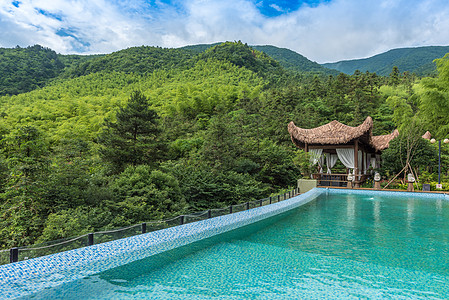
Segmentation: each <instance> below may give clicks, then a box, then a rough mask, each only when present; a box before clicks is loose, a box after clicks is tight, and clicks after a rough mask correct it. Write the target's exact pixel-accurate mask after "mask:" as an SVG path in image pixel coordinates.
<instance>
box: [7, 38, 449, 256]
mask: <svg viewBox="0 0 449 300" xmlns="http://www.w3.org/2000/svg"><path fill="white" fill-rule="evenodd" d="M10 50H11V51H12V50H13V49H10ZM10 50H8V51H6V50H2V51H3V52H1V53H2V55H10V54H8V53H10V52H9V51H10ZM14 50H15V51H16V52H17V53H20V57H19V58H17V62H21V63H20V64H21V65H20V66H19V65H18V66H14V67H15V68H19V69H20V70H19V69H17V70H19V71H18V72H19V74H28V75H30V76H29V78H34V79H33V81H32V82H31V81H30V82H29V83H28V81H24V82H26V84H23V85H22V82H20V83H19V82H15V81H11V79H8V78H3V77H5V76H4V74H7V73H3V72H2V73H0V74H1V75H0V82H2V91H3V92H2V95H3V96H0V136H1V139H0V177H1V181H0V249H7V248H10V247H13V246H22V245H30V244H34V243H40V242H45V241H49V240H55V239H59V238H65V237H71V236H76V235H79V234H84V233H87V232H92V231H98V230H104V229H111V228H117V227H123V226H126V225H131V224H137V223H140V222H145V221H149V220H158V219H165V218H170V217H172V216H175V215H178V214H181V213H188V212H194V211H198V210H204V209H209V208H218V207H224V206H227V205H229V204H237V203H241V202H246V201H250V200H256V199H260V198H263V197H266V196H268V195H270V194H272V193H277V192H279V191H282V190H285V189H287V188H291V187H294V186H295V184H296V180H297V179H298V178H300V177H301V169H300V164H298V163H297V161H298V157H299V156H301V155H302V153H301V151H300V150H299V149H297V148H295V147H294V146H293V144H292V143H291V141H290V137H289V134H288V132H287V129H286V128H287V124H288V122H290V121H294V122H295V124H297V125H298V126H300V127H304V128H312V127H316V126H319V125H322V124H325V123H327V122H330V121H332V120H334V119H336V120H339V121H340V122H342V123H345V124H347V125H352V126H355V125H358V124H360V123H361V122H362V121H363V120H364V119H365V118H366V117H367V116H368V115H370V116H371V117H373V119H374V130H375V132H374V134H376V135H378V134H387V133H390V132H391V131H392V130H394V129H395V128H399V130H400V131H401V132H404V133H406V132H410V134H401V136H400V138H398V139H397V140H395V141H394V143H393V142H392V145H391V147H390V149H389V151H385V161H386V167H385V168H384V169H383V170H381V172H382V174H383V175H384V176H389V175H393V174H395V172H397V169H398V168H399V169H400V168H401V165H400V163H399V162H400V160H398V159H397V156H398V155H399V156H400V155H403V153H402V148H401V147H402V146H401V145H402V144H401V143H404V142H406V141H407V138H409V137H410V136H411V135H412V134H413V132H412V130H410V128H415V129H416V130H415V131H416V132H418V133H420V132H421V133H420V134H423V133H424V132H425V131H426V130H429V131H430V132H432V135H434V137H435V138H437V139H442V138H445V137H449V120H448V118H447V116H448V115H449V94H448V92H447V91H448V87H449V56H445V57H444V58H441V59H438V60H437V61H436V64H437V66H438V73H437V75H436V76H435V77H432V78H418V77H417V76H415V75H411V74H409V73H400V72H399V70H398V68H392V70H391V73H390V74H389V75H388V76H378V75H376V74H375V73H369V72H363V73H362V72H358V71H356V72H354V74H352V75H347V74H344V73H339V74H336V75H332V74H326V73H320V72H316V70H303V71H300V70H298V69H295V70H293V69H292V68H285V67H284V66H282V64H281V63H280V62H279V61H277V60H276V59H274V58H273V57H271V56H269V54H267V53H264V52H261V51H259V50H257V49H254V48H252V47H249V46H248V45H246V44H244V43H241V42H226V43H222V44H218V45H215V46H213V47H207V48H205V50H204V51H194V50H192V49H163V48H158V47H135V48H129V49H125V50H122V51H118V52H115V53H112V54H108V55H101V56H93V57H81V56H58V55H56V56H55V55H54V52H53V51H51V50H50V49H45V48H42V47H40V46H34V47H29V48H26V49H14ZM19 50H20V51H19ZM28 52H32V53H29V54H28V55H27V54H26V53H28ZM17 55H18V54H17ZM45 55H47V56H48V57H51V60H50V61H51V63H50V64H47V63H46V62H45V60H42V57H43V56H45ZM27 63H29V64H30V65H29V67H27ZM11 67H12V66H11V65H10V66H8V65H6V66H3V65H2V68H11ZM31 69H33V70H34V71H32V72H31V71H30V72H28V71H29V70H31ZM27 70H28V71H27ZM27 72H28V73H27ZM39 72H41V73H39ZM8 74H12V73H11V72H10V73H8ZM24 76H25V75H24ZM418 133H416V134H418ZM416 134H415V135H416ZM422 140H423V141H425V140H424V139H422ZM421 148H422V149H423V151H424V152H422V154H421V155H417V156H416V158H415V160H414V161H413V166H414V167H416V168H418V169H419V171H420V173H422V174H424V176H427V177H428V180H429V181H433V180H435V174H434V171H435V169H434V166H435V161H436V159H435V155H436V153H437V148H436V146H435V145H431V144H430V143H428V142H427V141H425V142H423V143H422V147H421ZM421 148H420V149H421ZM443 154H444V156H443V158H444V160H443V163H444V164H443V165H444V170H445V173H446V170H447V166H448V157H447V150H446V149H443ZM432 166H433V167H432ZM445 180H447V179H445Z"/></svg>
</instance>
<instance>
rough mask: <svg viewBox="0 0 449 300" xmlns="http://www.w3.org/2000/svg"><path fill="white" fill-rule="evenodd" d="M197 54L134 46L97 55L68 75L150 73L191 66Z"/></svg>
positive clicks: (74, 68) (70, 71)
mask: <svg viewBox="0 0 449 300" xmlns="http://www.w3.org/2000/svg"><path fill="white" fill-rule="evenodd" d="M196 55H197V53H196V52H194V51H189V50H184V49H168V48H161V47H150V46H141V47H132V48H128V49H124V50H120V51H117V52H113V53H110V54H106V55H102V56H99V57H95V58H93V59H91V60H89V61H86V62H84V63H81V64H79V65H77V66H75V67H73V68H72V69H70V70H67V72H66V75H68V76H69V77H78V76H84V75H88V74H92V73H97V72H102V71H106V72H125V73H136V74H150V73H152V72H153V71H155V70H158V69H173V68H179V67H185V66H191V65H192V62H190V61H189V60H190V59H192V58H193V57H194V56H196Z"/></svg>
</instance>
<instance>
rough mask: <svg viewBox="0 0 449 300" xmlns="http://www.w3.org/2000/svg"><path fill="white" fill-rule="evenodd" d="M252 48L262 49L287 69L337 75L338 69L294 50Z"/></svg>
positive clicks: (266, 47)
mask: <svg viewBox="0 0 449 300" xmlns="http://www.w3.org/2000/svg"><path fill="white" fill-rule="evenodd" d="M251 47H252V48H254V49H256V50H259V51H262V52H264V53H266V54H268V55H269V56H271V57H272V58H273V59H275V60H277V61H278V62H279V63H280V64H281V66H283V67H284V68H286V69H288V70H293V71H296V72H299V73H304V72H311V73H317V74H320V73H321V74H327V75H338V73H340V72H339V71H335V70H332V69H328V68H326V67H323V66H321V65H320V64H318V63H316V62H313V61H310V60H308V59H307V58H305V57H304V56H302V55H301V54H299V53H296V52H295V51H292V50H290V49H286V48H278V47H275V46H269V45H267V46H251Z"/></svg>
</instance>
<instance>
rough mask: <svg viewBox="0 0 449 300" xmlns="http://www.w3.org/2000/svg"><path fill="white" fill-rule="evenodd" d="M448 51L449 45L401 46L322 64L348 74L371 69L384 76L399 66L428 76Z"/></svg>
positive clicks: (403, 69) (433, 71)
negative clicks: (436, 61)
mask: <svg viewBox="0 0 449 300" xmlns="http://www.w3.org/2000/svg"><path fill="white" fill-rule="evenodd" d="M448 52H449V46H429V47H417V48H400V49H393V50H390V51H387V52H385V53H382V54H378V55H375V56H372V57H370V58H365V59H354V60H344V61H339V62H335V63H325V64H322V66H324V67H326V68H330V69H335V70H338V71H340V72H343V73H346V74H353V73H354V71H356V70H359V71H361V72H366V71H369V72H372V73H376V74H378V75H382V76H388V74H390V72H391V70H392V69H393V67H394V66H397V67H398V68H399V71H400V72H410V73H416V74H417V75H419V76H426V75H432V74H434V73H435V70H436V66H435V64H434V63H433V60H434V59H436V58H441V57H443V56H444V55H445V54H446V53H448Z"/></svg>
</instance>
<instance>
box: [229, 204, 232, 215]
mask: <svg viewBox="0 0 449 300" xmlns="http://www.w3.org/2000/svg"><path fill="white" fill-rule="evenodd" d="M229 213H230V214H232V204H231V205H229Z"/></svg>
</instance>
